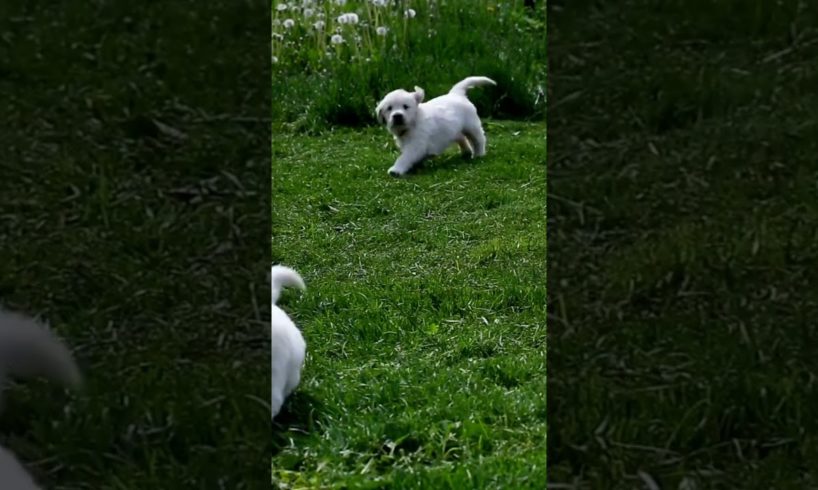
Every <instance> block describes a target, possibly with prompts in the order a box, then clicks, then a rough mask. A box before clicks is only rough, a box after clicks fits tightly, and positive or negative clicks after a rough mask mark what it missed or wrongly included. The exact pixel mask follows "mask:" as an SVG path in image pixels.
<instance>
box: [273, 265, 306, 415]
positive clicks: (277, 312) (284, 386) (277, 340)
mask: <svg viewBox="0 0 818 490" xmlns="http://www.w3.org/2000/svg"><path fill="white" fill-rule="evenodd" d="M270 285H271V289H272V298H271V299H272V305H271V312H270V334H271V345H272V373H271V378H272V399H271V406H272V410H273V418H275V416H276V415H278V412H279V411H280V410H281V406H282V405H283V404H284V400H285V399H286V398H287V397H288V396H289V395H290V393H292V392H293V390H294V389H295V387H296V386H298V383H299V382H300V381H301V367H302V366H303V365H304V356H305V354H306V351H307V344H306V342H304V337H303V336H302V335H301V331H299V330H298V327H296V326H295V323H293V321H292V320H290V317H289V316H287V314H286V313H284V310H282V309H281V308H279V307H278V306H277V305H276V302H277V301H278V298H279V296H280V295H281V289H282V288H283V287H285V286H289V287H296V288H298V289H302V290H303V289H306V285H304V280H303V279H302V278H301V276H300V275H298V273H297V272H296V271H294V270H292V269H290V268H289V267H284V266H282V265H274V266H273V267H272V268H271V269H270Z"/></svg>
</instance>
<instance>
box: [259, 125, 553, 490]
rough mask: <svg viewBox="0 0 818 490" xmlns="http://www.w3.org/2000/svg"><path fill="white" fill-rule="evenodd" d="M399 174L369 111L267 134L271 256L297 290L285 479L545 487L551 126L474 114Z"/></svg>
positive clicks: (292, 309) (287, 305)
mask: <svg viewBox="0 0 818 490" xmlns="http://www.w3.org/2000/svg"><path fill="white" fill-rule="evenodd" d="M485 126H486V132H487V135H488V140H489V147H488V155H487V156H486V157H485V158H483V159H480V160H476V161H465V160H464V159H462V158H461V157H460V156H459V155H458V154H457V151H456V149H454V148H453V149H452V150H451V151H450V152H449V153H447V154H445V155H443V156H441V157H439V158H437V159H434V160H431V161H429V162H427V163H425V164H424V165H423V166H422V167H421V168H420V169H418V170H417V171H416V172H414V173H413V174H411V175H410V177H408V178H406V179H394V178H390V177H388V176H387V175H386V169H387V168H388V167H389V166H390V165H391V163H392V160H393V159H394V158H395V156H396V154H397V152H396V150H394V149H393V146H392V141H391V137H390V136H389V135H388V134H387V133H386V132H385V131H384V130H382V129H380V128H369V129H363V130H360V129H336V130H334V131H332V132H327V133H326V134H325V135H323V136H320V137H308V136H303V135H296V134H291V133H282V134H278V135H276V138H275V139H274V142H273V162H274V164H273V199H272V203H273V231H274V235H273V260H274V262H280V263H284V264H288V265H291V266H294V267H296V268H297V269H298V270H299V271H300V272H301V273H302V274H303V276H304V278H305V280H306V282H307V288H308V289H307V291H306V292H305V293H304V294H303V295H300V296H299V295H298V294H296V293H293V292H287V293H286V295H285V296H284V297H283V298H282V301H281V305H282V307H283V308H284V309H285V310H286V311H288V312H289V313H290V314H291V316H292V317H293V318H294V320H295V321H296V323H297V324H298V325H299V326H300V327H301V328H302V330H303V332H304V334H305V337H306V340H307V344H308V359H307V361H306V366H305V369H304V373H303V376H304V377H303V381H302V383H301V385H300V387H299V388H298V390H297V391H296V393H295V395H294V396H293V397H292V398H290V399H289V400H288V402H287V403H286V404H285V408H284V411H283V412H282V414H281V416H280V417H279V418H277V419H276V421H274V426H273V438H274V449H273V462H272V472H273V482H274V486H278V487H279V488H318V487H320V488H436V489H437V488H440V489H446V488H451V489H464V488H542V484H543V482H544V481H545V459H546V457H545V437H546V420H545V416H546V405H545V396H544V395H545V392H544V390H545V347H546V345H545V324H544V318H545V292H546V290H545V253H546V237H545V220H544V218H543V215H544V212H545V159H544V157H545V125H544V123H520V122H510V121H494V120H488V121H486V122H485Z"/></svg>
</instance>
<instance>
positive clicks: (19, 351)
mask: <svg viewBox="0 0 818 490" xmlns="http://www.w3.org/2000/svg"><path fill="white" fill-rule="evenodd" d="M34 376H43V377H46V378H49V379H50V380H52V381H57V382H59V383H60V384H63V385H65V386H68V387H78V386H79V385H80V384H81V376H80V371H79V369H78V368H77V365H76V363H75V362H74V358H73V357H72V355H71V352H70V351H69V350H68V348H67V347H66V346H65V344H63V343H62V341H60V339H59V338H57V336H55V335H54V334H53V333H52V332H51V331H50V330H49V329H47V328H45V327H44V326H43V325H40V324H39V323H38V322H36V321H35V320H34V319H32V318H29V317H27V316H23V315H20V314H18V313H12V312H9V311H6V310H4V309H2V308H0V395H2V390H3V388H5V384H6V381H7V380H8V379H9V378H10V377H18V378H24V377H34ZM0 483H1V484H0V488H8V489H14V490H40V487H39V486H38V485H37V484H36V483H35V482H34V479H33V478H32V477H31V475H30V474H29V473H28V471H27V470H26V469H25V467H23V465H22V464H21V463H20V461H18V460H17V457H16V456H15V455H14V453H12V452H11V451H9V450H8V449H6V448H4V447H2V446H0Z"/></svg>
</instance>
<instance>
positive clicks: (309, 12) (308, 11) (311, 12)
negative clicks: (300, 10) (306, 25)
mask: <svg viewBox="0 0 818 490" xmlns="http://www.w3.org/2000/svg"><path fill="white" fill-rule="evenodd" d="M314 14H315V10H313V9H304V18H305V19H309V18H310V17H312V16H313V15H314Z"/></svg>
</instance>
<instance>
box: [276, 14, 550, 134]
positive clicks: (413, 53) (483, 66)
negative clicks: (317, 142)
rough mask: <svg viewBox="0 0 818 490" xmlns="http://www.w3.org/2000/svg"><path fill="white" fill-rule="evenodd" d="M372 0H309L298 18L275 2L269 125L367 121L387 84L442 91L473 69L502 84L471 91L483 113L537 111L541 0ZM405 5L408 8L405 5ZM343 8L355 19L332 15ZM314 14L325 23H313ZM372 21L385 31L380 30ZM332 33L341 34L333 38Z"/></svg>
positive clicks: (522, 115) (542, 51)
mask: <svg viewBox="0 0 818 490" xmlns="http://www.w3.org/2000/svg"><path fill="white" fill-rule="evenodd" d="M373 3H374V2H371V1H364V0H355V1H349V2H346V4H345V5H344V6H338V5H336V3H335V2H334V1H329V0H324V1H316V2H312V4H311V5H310V6H308V7H306V9H308V10H309V17H306V18H305V16H304V11H305V9H302V8H295V7H293V6H289V7H287V8H286V9H285V10H281V11H279V10H278V9H277V6H278V5H287V4H284V3H283V2H274V3H273V23H274V25H273V57H274V59H275V60H276V62H275V63H273V80H272V90H273V94H274V96H275V103H274V105H273V110H272V115H273V126H274V130H275V131H292V130H298V131H301V130H304V131H311V132H315V131H320V130H322V129H323V128H325V127H326V126H327V125H333V126H356V127H362V126H367V125H369V124H371V123H372V120H373V111H374V108H375V105H376V104H377V101H378V100H379V99H380V98H381V97H383V95H384V94H385V91H388V90H392V89H394V88H398V87H405V88H407V89H411V88H412V87H413V86H414V85H420V86H422V87H423V88H424V89H426V91H427V93H443V92H444V91H447V90H448V89H449V88H451V86H452V85H453V84H454V83H455V82H457V81H458V80H461V79H463V78H465V77H467V76H471V75H484V76H488V77H490V78H493V79H494V80H495V81H497V82H498V84H499V86H500V87H501V88H500V89H497V90H486V89H484V90H481V91H479V92H478V91H474V93H473V94H471V97H472V99H473V101H474V102H475V105H476V106H477V108H478V109H479V111H480V113H481V114H483V115H484V116H490V117H494V118H503V119H517V120H519V119H530V120H544V118H545V81H546V74H545V55H546V43H545V8H543V7H542V6H540V8H539V9H536V10H531V9H526V8H524V7H523V5H522V3H523V2H522V1H519V0H515V1H508V2H494V1H489V0H448V1H430V0H417V1H412V2H397V1H389V2H385V3H386V4H387V5H386V6H383V7H376V6H374V5H373ZM409 6H411V8H412V10H413V11H414V12H416V14H415V16H414V17H411V18H407V17H406V16H405V13H404V12H405V11H406V10H407V8H406V7H409ZM344 13H355V14H356V15H357V16H358V19H359V22H358V23H357V24H350V23H344V24H341V23H339V22H338V20H337V19H338V17H340V16H341V15H342V14H344ZM288 20H290V21H292V27H289V28H286V27H284V25H285V22H287V21H288ZM319 21H320V22H322V23H323V24H324V25H323V26H322V27H320V28H319V29H316V28H315V27H314V24H315V22H319ZM287 25H290V24H289V23H287ZM378 27H384V28H387V29H388V32H387V33H386V34H385V35H378V33H377V29H378ZM332 35H335V36H339V39H343V43H341V44H333V43H332V41H331V39H332ZM356 39H357V41H356Z"/></svg>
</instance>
